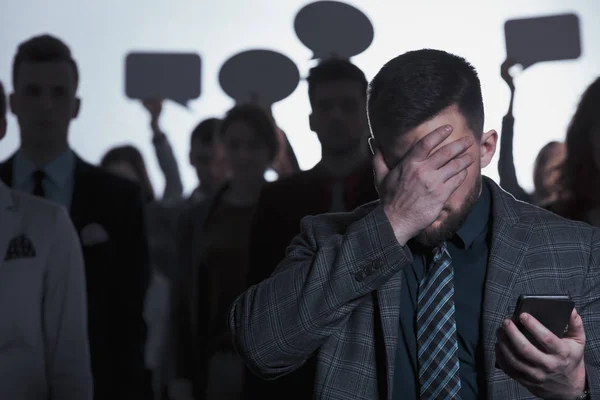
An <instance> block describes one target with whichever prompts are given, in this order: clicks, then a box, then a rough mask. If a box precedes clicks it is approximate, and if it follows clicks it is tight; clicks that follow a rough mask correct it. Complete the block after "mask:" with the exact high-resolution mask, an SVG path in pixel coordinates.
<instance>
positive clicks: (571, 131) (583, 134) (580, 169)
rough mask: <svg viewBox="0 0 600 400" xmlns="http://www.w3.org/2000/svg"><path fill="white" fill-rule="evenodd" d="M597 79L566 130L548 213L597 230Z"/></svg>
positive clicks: (599, 144) (599, 181)
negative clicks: (555, 192) (555, 195)
mask: <svg viewBox="0 0 600 400" xmlns="http://www.w3.org/2000/svg"><path fill="white" fill-rule="evenodd" d="M599 109H600V78H598V79H596V80H595V81H594V82H593V83H592V84H591V85H590V86H589V87H588V88H587V89H586V90H585V92H584V93H583V95H582V96H581V100H580V102H579V105H578V107H577V110H576V111H575V115H574V116H573V118H572V119H571V123H570V124H569V128H568V129H567V138H566V141H565V143H566V149H567V155H566V159H565V161H564V163H563V165H562V168H561V173H560V185H559V187H560V193H559V198H558V200H557V201H556V202H555V203H554V204H552V205H551V207H550V209H551V210H552V211H554V212H556V213H558V214H559V215H562V216H563V217H566V218H569V219H574V220H578V221H585V222H587V223H589V224H591V225H594V226H597V227H600V112H598V110H599Z"/></svg>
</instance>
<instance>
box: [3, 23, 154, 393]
mask: <svg viewBox="0 0 600 400" xmlns="http://www.w3.org/2000/svg"><path fill="white" fill-rule="evenodd" d="M12 73H13V77H12V78H13V87H14V91H13V93H12V94H11V95H10V106H11V107H10V108H11V111H12V112H13V114H14V115H15V116H16V117H17V121H18V123H19V135H20V146H19V149H18V150H17V151H16V153H15V154H13V155H12V156H11V157H10V158H9V159H8V160H6V161H5V162H3V163H2V164H0V178H1V179H2V180H3V181H4V182H5V183H6V184H7V185H8V186H10V187H12V188H14V189H17V190H20V191H22V192H25V193H31V194H33V195H35V196H39V197H43V198H45V199H47V200H50V201H53V202H55V203H58V204H60V205H61V206H63V207H65V208H66V209H67V210H68V211H69V214H70V216H71V219H72V221H73V224H74V225H75V228H76V230H77V232H78V233H79V240H80V242H81V246H82V248H83V257H84V261H85V273H86V282H87V299H88V332H89V341H90V352H91V366H92V374H93V378H94V398H95V399H96V400H105V399H106V400H114V399H141V398H145V393H147V392H148V390H149V389H148V385H149V382H148V380H147V371H146V369H145V363H144V348H145V344H146V324H145V322H144V318H143V309H144V298H145V294H146V288H147V285H148V278H149V269H148V249H147V242H146V235H145V232H146V230H145V223H144V216H143V201H142V196H141V191H140V188H139V186H138V185H136V184H134V183H131V182H130V181H128V180H126V179H122V178H120V177H116V176H114V175H113V174H111V173H109V172H107V171H104V170H102V169H100V168H98V167H95V166H93V165H91V164H89V163H87V162H85V161H83V160H82V159H81V158H80V157H79V156H78V155H77V154H75V152H74V151H73V150H72V149H71V147H70V146H69V141H68V136H69V127H70V124H71V122H72V120H73V119H75V118H76V117H77V115H78V114H79V110H80V107H81V99H80V98H79V97H78V96H77V88H78V85H79V80H80V76H79V69H78V67H77V63H76V62H75V60H74V59H73V56H72V54H71V50H70V49H69V47H68V46H67V45H66V44H65V43H64V42H62V41H61V40H60V39H58V38H56V37H53V36H50V35H41V36H36V37H33V38H31V39H29V40H27V41H26V42H24V43H22V44H20V45H19V47H18V50H17V54H16V55H15V57H14V61H13V69H12Z"/></svg>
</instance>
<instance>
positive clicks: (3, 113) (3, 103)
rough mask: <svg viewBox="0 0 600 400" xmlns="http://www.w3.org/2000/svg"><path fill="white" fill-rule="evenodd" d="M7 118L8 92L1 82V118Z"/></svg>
mask: <svg viewBox="0 0 600 400" xmlns="http://www.w3.org/2000/svg"><path fill="white" fill-rule="evenodd" d="M2 119H6V92H5V91H4V86H3V85H2V82H0V120H2Z"/></svg>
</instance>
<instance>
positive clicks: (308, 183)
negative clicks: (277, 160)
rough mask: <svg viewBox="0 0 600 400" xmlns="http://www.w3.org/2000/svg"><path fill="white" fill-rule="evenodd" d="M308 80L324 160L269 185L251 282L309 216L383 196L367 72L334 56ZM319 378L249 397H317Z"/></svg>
mask: <svg viewBox="0 0 600 400" xmlns="http://www.w3.org/2000/svg"><path fill="white" fill-rule="evenodd" d="M307 81H308V96H309V100H310V104H311V107H312V114H311V115H310V117H309V120H310V127H311V129H312V131H313V132H315V133H316V134H317V136H318V138H319V141H320V142H321V154H322V158H321V161H320V162H319V163H318V164H317V165H316V166H315V167H314V168H312V169H311V170H309V171H304V172H301V173H299V174H296V175H293V176H291V177H289V178H284V179H282V180H279V181H276V182H274V183H272V184H269V185H267V186H266V187H265V189H264V190H263V192H262V193H261V197H260V200H259V205H258V208H257V211H256V216H255V224H254V228H253V230H252V235H251V246H250V270H249V275H248V281H249V282H248V283H249V285H253V284H255V283H258V282H260V281H262V280H263V279H266V278H268V277H269V276H270V275H271V273H272V272H273V270H274V269H275V267H276V266H277V264H278V263H279V261H281V259H282V258H283V256H284V254H285V249H286V247H287V245H288V244H289V243H290V241H291V240H292V238H293V237H294V236H296V235H297V234H298V233H299V232H300V221H301V219H302V218H303V217H305V216H307V215H317V214H322V213H327V212H343V211H351V210H353V209H355V208H356V207H358V206H360V205H362V204H365V203H368V202H371V201H373V200H375V199H376V198H377V192H376V191H375V186H374V185H373V172H372V170H371V163H370V160H371V158H370V154H369V151H368V146H367V145H366V141H367V137H368V124H367V117H366V113H365V107H366V93H367V92H366V90H367V80H366V78H365V75H364V73H363V72H362V71H361V70H360V69H359V68H358V67H356V66H355V65H353V64H352V63H350V62H349V61H346V60H339V59H331V60H325V61H322V62H321V63H320V64H319V65H317V66H316V67H315V68H313V69H311V71H310V74H309V76H308V79H307ZM313 374H314V365H313V360H310V361H309V362H308V363H307V365H306V366H305V367H304V368H303V369H302V370H300V371H298V372H296V373H295V374H292V375H291V376H288V377H285V378H284V379H281V380H277V381H259V380H257V379H256V378H254V377H252V376H250V377H249V380H248V385H247V386H248V388H247V392H248V398H249V399H254V398H260V397H263V398H265V397H266V398H273V399H278V398H281V396H284V395H286V394H289V393H297V394H299V398H310V397H311V392H310V391H311V390H312V386H311V385H310V384H308V385H307V384H306V382H307V381H311V380H312V375H313ZM307 390H308V391H307Z"/></svg>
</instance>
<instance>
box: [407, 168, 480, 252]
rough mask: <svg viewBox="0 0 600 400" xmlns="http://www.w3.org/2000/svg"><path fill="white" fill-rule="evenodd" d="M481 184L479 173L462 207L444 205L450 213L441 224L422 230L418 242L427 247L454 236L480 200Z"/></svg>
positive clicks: (416, 238) (445, 209) (417, 237)
mask: <svg viewBox="0 0 600 400" xmlns="http://www.w3.org/2000/svg"><path fill="white" fill-rule="evenodd" d="M481 186H482V179H481V175H479V177H478V178H477V179H476V180H475V183H474V184H473V187H472V188H471V190H470V191H469V193H468V194H467V197H466V199H465V201H464V203H463V204H462V205H461V206H460V208H459V209H458V210H452V209H448V208H446V207H444V209H443V210H442V211H446V212H447V213H448V215H447V217H446V218H445V219H443V220H442V221H440V223H439V226H437V227H434V226H433V224H432V225H430V226H428V227H427V228H425V229H424V230H423V231H421V232H420V233H419V234H418V235H417V236H416V237H415V240H416V241H417V243H419V244H420V245H422V246H425V247H435V246H437V245H439V244H441V243H442V242H444V241H446V240H448V239H450V238H451V237H452V236H454V235H455V234H456V232H457V231H458V230H459V229H460V227H461V226H463V224H464V223H465V221H466V219H467V217H468V216H469V214H470V213H471V211H472V210H473V208H474V207H475V204H476V203H477V201H478V200H479V195H480V193H481ZM434 224H435V222H434Z"/></svg>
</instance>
